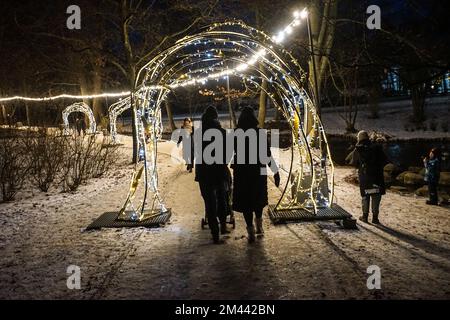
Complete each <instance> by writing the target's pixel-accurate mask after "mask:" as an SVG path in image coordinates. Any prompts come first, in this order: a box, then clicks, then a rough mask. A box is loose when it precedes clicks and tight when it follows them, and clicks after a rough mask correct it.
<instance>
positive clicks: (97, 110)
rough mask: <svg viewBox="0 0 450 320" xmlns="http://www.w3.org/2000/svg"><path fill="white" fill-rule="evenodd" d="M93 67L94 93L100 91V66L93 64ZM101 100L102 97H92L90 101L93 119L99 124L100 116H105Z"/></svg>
mask: <svg viewBox="0 0 450 320" xmlns="http://www.w3.org/2000/svg"><path fill="white" fill-rule="evenodd" d="M94 68H95V70H94V77H93V80H92V81H93V86H94V94H98V93H101V91H102V77H101V73H100V66H98V65H95V67H94ZM102 100H103V99H94V100H93V101H92V112H93V113H94V117H95V121H97V124H100V123H101V120H102V118H103V117H104V116H105V108H104V105H103V101H102ZM102 129H105V128H102Z"/></svg>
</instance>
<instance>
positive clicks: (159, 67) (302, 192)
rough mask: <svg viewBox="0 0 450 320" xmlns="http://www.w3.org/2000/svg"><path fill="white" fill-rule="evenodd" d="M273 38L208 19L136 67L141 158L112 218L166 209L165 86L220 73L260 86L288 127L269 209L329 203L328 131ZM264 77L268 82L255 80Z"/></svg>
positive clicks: (313, 208) (298, 71) (297, 70)
mask: <svg viewBox="0 0 450 320" xmlns="http://www.w3.org/2000/svg"><path fill="white" fill-rule="evenodd" d="M280 40H281V39H280V38H270V37H269V36H267V35H266V34H265V33H263V32H262V31H259V30H257V29H254V28H252V27H250V26H247V25H246V24H244V23H243V22H240V21H227V22H224V23H215V24H213V25H211V26H208V27H206V28H204V29H203V30H202V31H201V32H200V33H198V34H196V35H192V36H187V37H185V38H182V39H181V40H179V41H178V42H176V43H175V44H174V45H173V46H172V47H170V48H168V49H167V50H165V51H163V52H161V53H160V54H158V55H157V56H155V57H154V58H153V59H152V60H151V61H150V62H149V63H148V64H146V65H145V66H144V67H143V68H142V69H141V70H140V71H139V73H138V80H137V81H138V83H137V85H138V86H137V88H138V90H137V91H136V92H135V93H134V94H133V95H132V97H131V99H132V103H133V105H135V107H136V108H137V112H136V114H137V119H136V121H137V124H138V130H137V139H138V141H139V150H140V154H141V159H142V161H140V162H139V163H138V164H137V165H136V167H135V171H134V174H133V178H132V181H131V186H130V190H129V193H128V196H127V199H126V201H125V203H124V205H123V207H122V209H121V211H120V213H119V219H124V220H145V219H147V218H150V217H153V216H156V215H159V214H161V213H164V212H166V211H167V209H166V207H165V204H164V201H163V198H162V196H161V194H160V192H159V190H158V172H157V164H156V160H157V138H158V136H159V135H160V134H161V132H162V121H161V103H162V102H163V101H164V99H165V98H166V97H167V95H168V93H169V92H171V91H173V90H176V89H177V88H180V87H186V86H193V85H205V84H206V83H207V82H208V81H221V80H222V79H223V78H224V77H225V79H226V77H232V78H234V79H233V80H235V79H240V80H241V81H243V82H244V83H245V84H246V85H249V86H253V87H256V88H259V89H261V90H264V91H266V93H267V95H268V97H269V98H270V99H271V101H272V103H273V105H274V106H275V107H276V108H277V109H278V110H279V111H280V112H281V113H282V114H283V116H284V117H285V118H286V119H287V121H288V123H289V124H290V126H291V129H292V131H291V132H292V141H293V143H292V146H291V162H290V168H289V170H287V173H288V178H287V182H286V185H285V186H284V190H283V193H282V196H281V198H280V200H279V201H278V203H277V205H276V207H275V210H287V209H305V210H308V211H309V212H312V213H316V212H317V210H318V209H320V208H326V207H330V206H331V204H332V202H333V184H334V181H333V176H334V167H333V163H332V161H331V156H330V150H329V147H328V143H327V138H326V135H325V132H324V129H323V126H322V123H321V121H320V119H319V117H318V115H317V112H316V109H315V106H314V104H313V103H312V100H311V99H310V98H309V96H308V94H307V92H306V90H305V88H304V87H305V86H306V81H307V80H306V79H307V77H306V74H305V73H304V72H303V70H302V68H301V67H300V65H299V63H298V62H297V61H296V59H295V58H294V57H293V56H292V55H291V54H290V53H289V52H287V51H286V50H284V49H283V48H282V47H281V46H280V45H279V44H277V43H279V42H280ZM263 80H264V81H265V82H266V83H267V86H262V82H263ZM123 103H125V102H123ZM145 131H147V133H148V135H149V136H148V137H147V139H148V140H146V135H145ZM147 142H148V143H147ZM138 190H141V191H140V192H138ZM288 190H289V192H288ZM138 193H140V194H141V195H140V196H139V197H138V196H137V195H138ZM138 198H139V199H138Z"/></svg>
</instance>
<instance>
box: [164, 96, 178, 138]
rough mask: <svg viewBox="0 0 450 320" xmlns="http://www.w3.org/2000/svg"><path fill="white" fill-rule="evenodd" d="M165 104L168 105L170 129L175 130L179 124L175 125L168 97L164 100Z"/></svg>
mask: <svg viewBox="0 0 450 320" xmlns="http://www.w3.org/2000/svg"><path fill="white" fill-rule="evenodd" d="M164 105H165V106H166V112H167V118H168V119H169V126H170V130H171V131H172V132H173V131H174V130H176V129H177V126H176V125H175V121H174V120H173V113H172V106H171V105H170V101H169V99H167V98H166V100H164Z"/></svg>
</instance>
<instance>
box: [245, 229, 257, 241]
mask: <svg viewBox="0 0 450 320" xmlns="http://www.w3.org/2000/svg"><path fill="white" fill-rule="evenodd" d="M247 232H248V243H253V242H255V227H253V226H251V227H247Z"/></svg>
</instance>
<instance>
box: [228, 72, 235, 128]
mask: <svg viewBox="0 0 450 320" xmlns="http://www.w3.org/2000/svg"><path fill="white" fill-rule="evenodd" d="M227 97H228V99H227V100H228V112H229V113H230V128H236V126H237V123H236V115H235V114H234V110H233V106H232V105H231V96H230V77H228V76H227Z"/></svg>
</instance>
